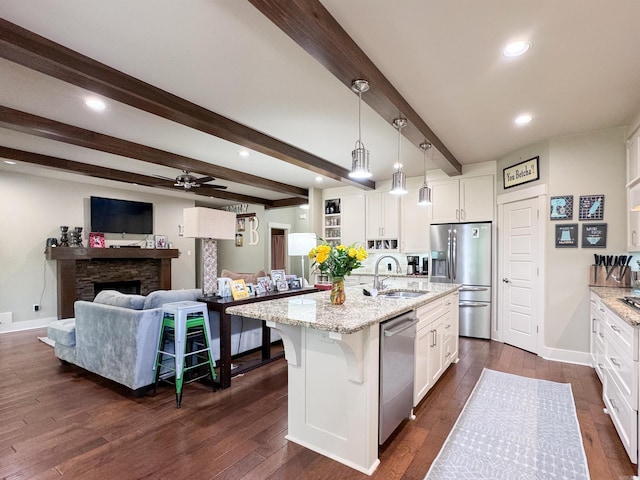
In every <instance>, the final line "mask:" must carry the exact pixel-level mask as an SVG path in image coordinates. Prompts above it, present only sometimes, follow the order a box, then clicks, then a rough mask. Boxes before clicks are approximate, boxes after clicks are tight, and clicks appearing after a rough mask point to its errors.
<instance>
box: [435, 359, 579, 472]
mask: <svg viewBox="0 0 640 480" xmlns="http://www.w3.org/2000/svg"><path fill="white" fill-rule="evenodd" d="M449 479H451V480H461V479H474V480H478V479H509V480H515V479H540V480H543V479H544V480H548V479H579V480H587V479H589V469H588V467H587V458H586V455H585V453H584V446H583V444H582V436H581V435H580V427H579V425H578V417H577V416H576V408H575V404H574V402H573V395H572V393H571V384H568V383H566V384H565V383H557V382H550V381H547V380H536V379H533V378H526V377H521V376H518V375H512V374H508V373H502V372H496V371H494V370H489V369H486V368H485V369H484V370H483V371H482V374H481V376H480V379H479V380H478V383H477V384H476V386H475V387H474V389H473V392H471V395H470V396H469V399H468V400H467V403H466V405H465V406H464V408H463V409H462V412H461V413H460V416H459V417H458V420H456V423H455V425H454V427H453V430H451V433H449V436H448V437H447V440H446V441H445V443H444V445H443V447H442V449H441V450H440V453H438V456H437V457H436V459H435V460H434V462H433V463H432V464H431V468H430V469H429V472H428V473H427V476H426V477H425V480H449Z"/></svg>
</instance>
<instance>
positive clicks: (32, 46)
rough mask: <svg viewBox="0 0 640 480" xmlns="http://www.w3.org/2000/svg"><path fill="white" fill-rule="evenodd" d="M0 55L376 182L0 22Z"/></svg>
mask: <svg viewBox="0 0 640 480" xmlns="http://www.w3.org/2000/svg"><path fill="white" fill-rule="evenodd" d="M0 57H2V58H5V59H7V60H10V61H12V62H15V63H18V64H20V65H23V66H25V67H28V68H31V69H33V70H37V71H38V72H41V73H44V74H46V75H50V76H52V77H54V78H57V79H59V80H62V81H65V82H68V83H71V84H73V85H77V86H79V87H82V88H86V89H87V90H90V91H92V92H95V93H97V94H100V95H104V96H105V97H107V98H111V99H113V100H116V101H118V102H122V103H124V104H127V105H130V106H132V107H134V108H138V109H140V110H144V111H146V112H149V113H152V114H154V115H158V116H160V117H162V118H166V119H168V120H171V121H174V122H177V123H180V124H182V125H185V126H187V127H190V128H194V129H196V130H200V131H201V132H205V133H208V134H210V135H214V136H216V137H218V138H222V139H225V140H227V141H230V142H232V143H235V144H237V145H242V146H244V147H246V148H249V149H251V150H255V151H257V152H260V153H263V154H265V155H269V156H271V157H274V158H277V159H279V160H282V161H284V162H287V163H290V164H292V165H296V166H298V167H301V168H305V169H307V170H311V171H313V172H315V173H317V174H319V175H323V176H326V177H328V178H332V179H334V180H338V181H342V182H346V183H349V184H351V185H355V186H358V187H361V188H367V189H374V188H375V183H374V182H372V181H370V180H362V181H356V180H354V179H351V178H349V176H348V174H349V170H347V169H345V168H343V167H340V166H338V165H335V164H333V163H331V162H329V161H327V160H324V159H322V158H320V157H317V156H315V155H313V154H311V153H309V152H306V151H304V150H301V149H299V148H297V147H294V146H292V145H289V144H287V143H285V142H282V141H280V140H278V139H276V138H273V137H270V136H268V135H265V134H264V133H262V132H259V131H257V130H253V129H252V128H249V127H247V126H246V125H242V124H240V123H238V122H234V121H233V120H230V119H228V118H225V117H223V116H222V115H218V114H217V113H214V112H212V111H210V110H207V109H205V108H203V107H201V106H199V105H196V104H194V103H191V102H189V101H187V100H185V99H183V98H180V97H178V96H176V95H173V94H171V93H169V92H166V91H164V90H161V89H159V88H157V87H154V86H153V85H150V84H148V83H145V82H143V81H141V80H138V79H136V78H134V77H132V76H130V75H127V74H125V73H123V72H120V71H118V70H115V69H114V68H111V67H109V66H107V65H104V64H102V63H99V62H97V61H95V60H93V59H91V58H89V57H87V56H85V55H82V54H80V53H78V52H75V51H73V50H71V49H69V48H66V47H63V46H62V45H60V44H58V43H55V42H52V41H51V40H48V39H46V38H44V37H42V36H40V35H37V34H35V33H33V32H30V31H29V30H26V29H24V28H22V27H20V26H18V25H15V24H13V23H11V22H8V21H6V20H4V19H2V18H0Z"/></svg>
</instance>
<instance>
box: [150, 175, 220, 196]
mask: <svg viewBox="0 0 640 480" xmlns="http://www.w3.org/2000/svg"><path fill="white" fill-rule="evenodd" d="M160 178H164V179H165V180H169V181H174V182H175V183H174V184H173V186H174V187H182V188H184V190H185V192H188V191H190V190H191V189H192V188H197V187H200V186H203V185H204V184H206V183H207V182H211V181H212V180H215V178H214V177H210V176H206V177H199V178H198V177H196V176H195V175H192V174H191V172H189V171H188V170H182V173H181V174H180V175H178V176H177V177H176V178H175V180H171V179H169V178H166V177H160ZM204 186H205V187H208V188H217V189H226V188H227V187H226V185H204Z"/></svg>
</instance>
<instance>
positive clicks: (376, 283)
mask: <svg viewBox="0 0 640 480" xmlns="http://www.w3.org/2000/svg"><path fill="white" fill-rule="evenodd" d="M383 258H390V259H391V260H393V261H394V262H396V272H397V273H402V269H401V268H400V262H399V261H398V259H397V258H396V257H392V256H391V255H383V256H381V257H380V258H379V259H378V260H377V261H376V269H375V271H374V275H373V288H375V289H376V290H382V289H383V288H384V287H385V284H384V281H385V280H386V279H387V278H389V277H384V278H383V279H382V280H379V279H378V266H379V265H380V261H381V260H382V259H383Z"/></svg>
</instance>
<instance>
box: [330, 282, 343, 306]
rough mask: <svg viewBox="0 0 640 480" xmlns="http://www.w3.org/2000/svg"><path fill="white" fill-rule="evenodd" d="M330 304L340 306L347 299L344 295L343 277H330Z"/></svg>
mask: <svg viewBox="0 0 640 480" xmlns="http://www.w3.org/2000/svg"><path fill="white" fill-rule="evenodd" d="M330 298H331V303H332V304H333V305H342V304H343V303H344V301H345V300H346V299H347V297H346V295H345V293H344V277H331V297H330Z"/></svg>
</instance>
